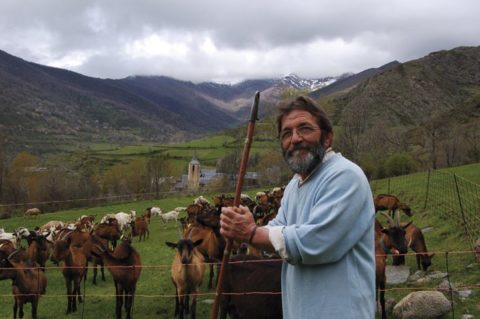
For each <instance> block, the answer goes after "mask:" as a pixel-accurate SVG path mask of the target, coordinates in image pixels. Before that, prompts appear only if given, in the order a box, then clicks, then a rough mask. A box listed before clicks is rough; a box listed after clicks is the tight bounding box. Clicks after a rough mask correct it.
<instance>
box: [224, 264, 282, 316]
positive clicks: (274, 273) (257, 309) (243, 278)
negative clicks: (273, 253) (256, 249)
mask: <svg viewBox="0 0 480 319" xmlns="http://www.w3.org/2000/svg"><path fill="white" fill-rule="evenodd" d="M260 260H265V262H259V261H260ZM281 271H282V262H281V259H278V258H274V259H264V258H260V257H255V256H251V255H236V256H233V257H232V258H231V259H230V263H229V264H227V265H226V268H225V277H224V278H225V279H224V281H223V286H222V291H223V295H222V299H221V303H220V319H226V317H227V314H228V315H229V316H230V318H232V319H252V318H255V319H276V318H282V316H283V315H282V295H281ZM258 292H264V294H261V293H258ZM249 293H251V294H249Z"/></svg>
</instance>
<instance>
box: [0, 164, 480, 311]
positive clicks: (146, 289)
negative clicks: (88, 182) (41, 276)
mask: <svg viewBox="0 0 480 319" xmlns="http://www.w3.org/2000/svg"><path fill="white" fill-rule="evenodd" d="M453 171H455V172H456V173H457V174H458V175H459V176H465V177H467V176H468V178H469V179H471V180H477V181H478V180H479V178H480V164H475V165H468V166H465V167H459V168H455V169H453ZM441 174H446V172H445V171H443V172H441ZM442 176H443V175H442ZM426 178H427V174H426V173H422V174H414V175H409V176H402V177H397V178H392V179H390V181H388V180H380V181H374V182H372V189H373V190H374V193H375V194H379V193H385V192H387V191H388V192H390V193H392V194H396V195H397V196H398V197H399V198H400V199H401V200H402V201H404V202H406V203H408V204H409V205H410V206H411V207H412V208H413V211H414V216H413V217H412V219H413V222H414V223H415V224H416V225H418V226H419V227H421V228H425V227H427V226H428V227H431V230H430V231H428V232H426V233H425V238H426V241H427V245H428V248H429V251H431V252H436V256H435V257H434V258H433V260H432V263H433V265H432V267H431V269H430V271H441V272H446V271H447V267H448V272H449V275H450V280H451V281H452V283H454V284H455V285H457V286H463V287H469V289H472V290H473V294H472V296H471V297H469V298H466V299H460V298H458V297H455V298H454V306H455V308H454V311H455V317H454V318H461V315H462V314H463V313H471V314H473V315H474V316H475V317H479V316H480V307H479V305H480V290H479V286H478V284H479V283H480V265H479V264H478V263H475V261H474V257H473V254H472V253H471V252H468V251H469V250H470V249H471V247H470V244H471V243H470V242H469V240H468V238H467V237H465V235H464V233H463V228H462V227H459V225H458V223H457V222H456V220H457V218H456V216H457V215H456V214H457V212H456V211H455V209H452V207H453V206H447V205H443V204H442V203H443V202H445V201H449V198H450V195H451V194H453V195H454V194H455V193H454V190H453V189H451V188H449V189H445V190H443V191H442V192H440V191H439V190H438V189H434V187H433V184H434V183H433V182H432V185H430V186H431V189H430V191H431V192H430V194H431V195H430V199H429V201H428V203H427V205H426V208H424V207H425V194H426V192H425V190H426V184H427V183H426ZM431 181H433V178H432V179H431ZM447 186H448V185H447ZM477 186H478V185H477ZM477 190H478V188H477ZM437 192H438V193H437ZM249 193H250V195H253V194H254V193H255V191H251V192H249ZM212 195H213V194H205V196H206V197H208V198H211V196H212ZM477 196H478V193H477ZM452 198H455V197H452ZM476 199H477V202H478V197H477V198H476ZM191 201H192V198H191V197H172V198H165V199H161V200H156V201H141V202H140V201H139V202H132V203H127V204H121V205H112V206H100V207H95V208H89V209H76V210H69V211H59V212H56V213H51V214H44V215H41V216H39V217H38V218H36V219H24V218H21V217H19V218H12V219H8V220H2V221H1V222H0V227H4V228H5V229H6V231H12V230H13V229H14V228H16V227H19V226H26V227H29V228H33V227H34V226H37V225H41V224H43V223H45V222H47V221H49V220H63V221H68V220H73V219H75V218H77V217H79V216H80V215H82V214H96V215H97V216H98V218H100V217H101V216H103V215H104V214H106V213H110V212H118V211H129V210H131V209H133V210H136V211H137V212H142V211H143V209H144V208H146V207H150V206H160V207H161V208H162V210H163V211H168V210H170V209H173V208H174V207H177V206H186V205H188V204H189V203H191ZM440 204H441V205H440ZM452 205H453V204H452ZM379 218H382V217H379ZM477 218H478V215H477ZM404 219H405V217H404ZM382 222H384V220H382ZM178 236H179V228H178V225H173V224H170V225H168V227H167V228H164V227H163V226H162V225H161V223H160V221H159V220H158V219H153V220H152V223H151V224H150V238H149V239H148V240H147V241H146V242H142V243H139V242H137V240H135V241H134V246H135V248H136V249H138V251H139V252H140V254H141V256H142V262H143V264H144V269H143V271H142V275H141V277H140V280H139V283H138V287H137V296H136V299H135V303H134V307H133V308H134V317H135V318H137V319H138V318H153V317H159V318H172V317H173V311H174V299H173V295H174V288H173V285H172V283H171V281H170V273H169V271H170V263H171V261H172V258H173V254H174V251H173V250H171V249H170V248H167V247H166V245H165V241H175V240H176V239H177V238H178ZM446 252H449V253H448V254H447V253H446ZM389 262H390V260H389ZM407 265H409V266H410V268H411V271H412V273H413V272H414V271H416V264H415V260H414V257H413V256H408V257H407ZM47 266H48V269H47V277H48V281H49V282H48V288H47V294H46V295H45V296H43V297H42V299H41V301H40V306H39V318H45V319H47V318H61V317H63V316H64V313H65V310H66V297H64V296H63V295H64V294H65V291H66V290H65V284H64V280H63V277H62V275H61V271H60V270H59V269H57V268H55V267H53V265H52V264H51V263H48V264H47ZM91 276H92V273H91V271H89V275H88V280H87V282H86V284H85V285H84V286H83V287H82V290H83V291H84V292H85V293H86V302H85V304H84V308H82V305H81V306H80V308H79V311H78V312H77V313H76V314H73V315H69V318H86V319H89V318H92V319H93V318H95V319H96V318H98V317H99V315H100V316H101V317H102V318H111V317H113V315H114V298H113V295H114V287H113V283H112V279H111V276H110V274H109V273H108V271H106V277H107V281H106V282H102V281H100V282H99V284H98V285H97V286H94V285H93V284H92V283H91V279H92V277H91ZM206 280H207V278H206V277H205V281H204V284H203V285H202V288H201V295H200V296H199V298H198V304H197V317H198V318H200V319H202V318H209V316H210V307H211V305H210V302H211V300H212V299H213V296H214V290H207V289H206ZM442 280H443V279H435V280H432V281H430V282H425V283H422V284H402V285H396V286H393V285H390V286H388V287H387V288H388V289H389V290H388V291H387V293H386V297H387V298H394V299H395V300H396V301H399V300H400V299H401V298H402V297H403V296H405V295H407V294H408V293H410V292H412V291H415V290H418V289H421V290H426V289H435V287H437V286H438V284H439V283H440V282H441V281H442ZM12 305H13V299H12V297H11V283H10V281H0V318H7V317H11V313H12V308H11V307H12ZM26 308H27V309H28V310H27V311H26V313H27V316H26V317H27V318H29V316H30V315H29V313H30V309H31V308H30V306H27V307H26ZM82 311H83V316H82ZM452 318H453V317H452Z"/></svg>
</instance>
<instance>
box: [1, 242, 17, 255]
mask: <svg viewBox="0 0 480 319" xmlns="http://www.w3.org/2000/svg"><path fill="white" fill-rule="evenodd" d="M0 251H1V252H3V253H4V254H5V255H6V256H8V255H10V254H11V253H13V252H14V251H15V245H14V244H13V243H12V242H11V241H10V240H8V239H0Z"/></svg>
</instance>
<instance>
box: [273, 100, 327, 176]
mask: <svg viewBox="0 0 480 319" xmlns="http://www.w3.org/2000/svg"><path fill="white" fill-rule="evenodd" d="M322 140H323V139H322V131H321V129H320V128H319V127H318V124H317V121H316V119H315V117H314V116H313V115H312V114H311V113H309V112H307V111H304V110H294V111H292V112H290V113H288V114H287V115H285V116H284V117H283V120H282V129H281V131H280V143H281V146H282V152H283V157H284V158H285V161H286V162H287V164H288V165H289V167H290V168H291V169H292V170H293V171H294V172H295V173H298V174H300V175H301V176H302V177H306V176H307V175H308V174H310V172H311V171H312V170H313V169H314V168H315V167H316V166H317V165H318V164H319V163H320V162H321V161H322V159H323V156H324V155H325V147H324V146H323V145H322V143H321V141H322Z"/></svg>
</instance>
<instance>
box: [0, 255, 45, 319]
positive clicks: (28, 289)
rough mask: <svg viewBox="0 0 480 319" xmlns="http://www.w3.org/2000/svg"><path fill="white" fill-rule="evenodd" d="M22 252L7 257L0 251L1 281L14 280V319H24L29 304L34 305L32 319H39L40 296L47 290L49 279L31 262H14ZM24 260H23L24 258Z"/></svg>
mask: <svg viewBox="0 0 480 319" xmlns="http://www.w3.org/2000/svg"><path fill="white" fill-rule="evenodd" d="M19 252H20V250H17V251H14V252H12V253H11V254H10V255H5V253H4V252H2V251H0V280H5V279H11V280H12V294H13V299H14V305H13V318H14V319H16V318H17V312H18V316H19V318H23V315H24V313H23V305H24V304H26V303H27V302H30V303H31V304H32V319H37V308H38V302H39V300H40V295H43V294H44V293H45V291H46V289H47V277H46V276H45V273H44V272H43V271H41V270H40V268H38V265H37V264H34V263H32V262H31V261H28V260H27V261H18V260H15V261H14V257H16V256H15V255H16V254H18V253H19ZM22 259H23V258H22Z"/></svg>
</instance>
